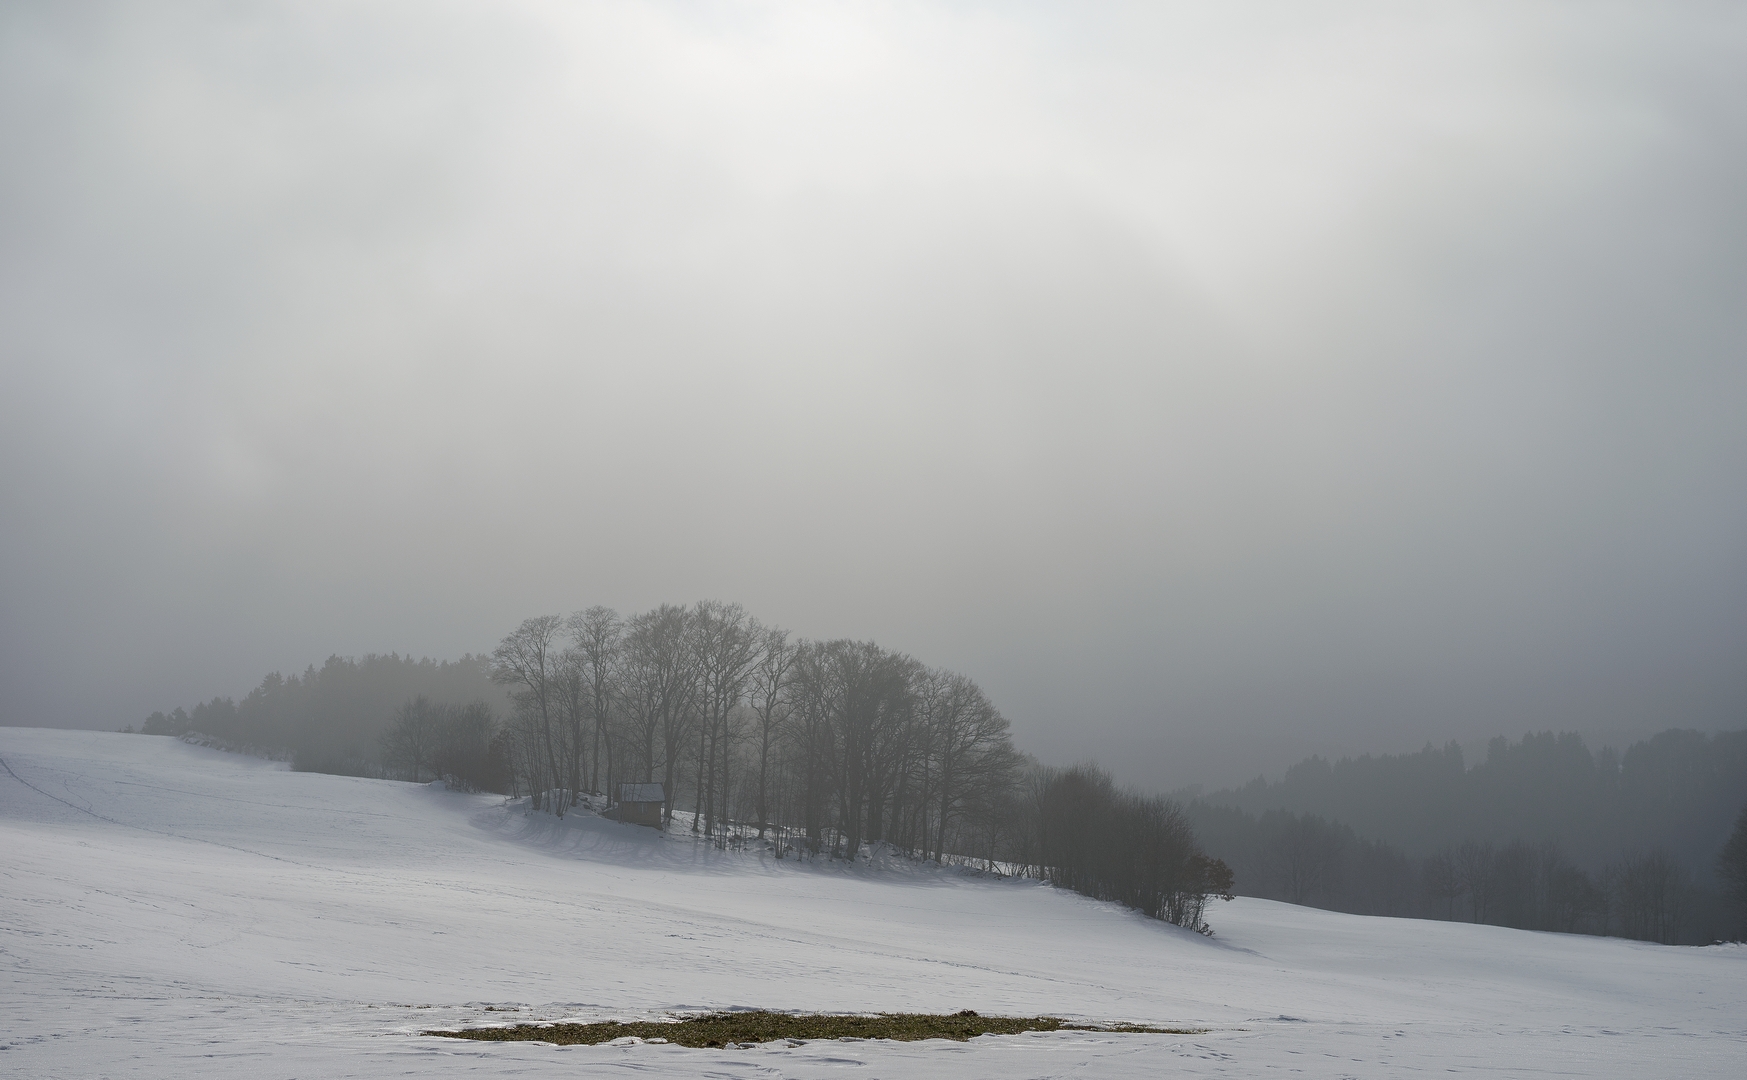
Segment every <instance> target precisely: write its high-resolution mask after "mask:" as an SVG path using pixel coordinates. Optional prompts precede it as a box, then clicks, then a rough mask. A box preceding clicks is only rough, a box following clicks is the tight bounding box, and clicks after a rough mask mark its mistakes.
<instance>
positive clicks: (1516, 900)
mask: <svg viewBox="0 0 1747 1080" xmlns="http://www.w3.org/2000/svg"><path fill="white" fill-rule="evenodd" d="M1744 747H1747V733H1728V734H1723V735H1716V736H1706V735H1703V734H1700V733H1697V732H1684V731H1670V732H1665V733H1663V734H1662V735H1658V736H1656V737H1655V738H1653V739H1650V740H1647V741H1645V742H1641V743H1638V744H1636V745H1634V746H1633V747H1631V748H1630V749H1628V750H1627V752H1626V753H1625V754H1624V755H1618V754H1615V753H1613V752H1612V751H1606V750H1604V751H1602V752H1601V753H1600V754H1593V755H1592V754H1591V753H1590V752H1589V751H1588V749H1587V748H1586V747H1585V746H1584V745H1583V741H1582V739H1580V738H1579V737H1577V736H1575V735H1559V736H1554V735H1529V736H1525V737H1524V738H1523V739H1522V740H1521V741H1520V742H1517V743H1511V742H1509V741H1508V740H1504V739H1496V740H1494V741H1493V742H1492V744H1491V746H1490V747H1489V750H1488V755H1487V760H1486V761H1485V762H1483V763H1481V764H1479V765H1476V766H1474V767H1473V768H1472V769H1469V768H1465V767H1464V766H1463V762H1462V753H1461V750H1460V749H1459V748H1458V747H1456V746H1454V745H1453V744H1452V745H1450V746H1447V747H1445V748H1444V749H1442V750H1436V749H1432V748H1427V749H1426V750H1425V751H1422V752H1421V753H1419V754H1409V755H1401V756H1386V757H1381V758H1371V757H1366V758H1358V759H1345V760H1342V761H1340V762H1337V763H1335V764H1334V765H1332V766H1331V765H1329V764H1328V763H1327V762H1326V761H1322V760H1320V759H1316V758H1312V759H1310V760H1309V761H1307V762H1304V763H1301V764H1300V765H1298V766H1295V767H1294V768H1293V769H1291V770H1289V771H1288V772H1287V774H1286V777H1285V779H1284V780H1282V781H1280V782H1278V783H1274V784H1269V783H1267V782H1265V781H1261V780H1258V781H1256V782H1254V783H1252V784H1250V785H1248V786H1246V787H1244V788H1241V789H1238V790H1236V791H1227V792H1220V793H1217V794H1215V795H1211V796H1205V797H1201V798H1198V799H1192V800H1190V801H1189V805H1188V808H1187V812H1188V814H1189V816H1190V819H1191V821H1192V823H1193V825H1194V827H1195V830H1196V833H1197V835H1198V836H1200V837H1201V839H1202V842H1203V843H1204V844H1205V845H1206V846H1207V849H1208V850H1209V851H1210V852H1212V853H1214V854H1216V855H1218V856H1219V857H1221V858H1222V859H1224V860H1226V861H1227V862H1228V863H1230V865H1231V866H1232V867H1233V869H1234V870H1235V871H1236V872H1237V875H1238V878H1239V880H1240V881H1241V882H1242V883H1243V891H1244V892H1245V894H1247V895H1254V896H1261V897H1266V898H1269V899H1278V900H1285V901H1288V902H1291V903H1297V904H1309V905H1312V906H1316V907H1324V908H1329V909H1332V910H1338V911H1349V912H1354V913H1357V914H1374V915H1396V916H1414V917H1420V918H1438V919H1463V920H1467V921H1472V922H1483V923H1492V924H1495V925H1501V926H1514V927H1519V928H1523V929H1534V930H1553V931H1561V932H1568V933H1592V934H1611V935H1617V936H1625V937H1633V938H1639V939H1642V940H1649V941H1662V942H1667V943H1674V942H1686V943H1702V942H1707V941H1711V940H1715V939H1718V938H1732V937H1737V936H1739V935H1740V934H1742V933H1743V932H1744V931H1747V926H1744V925H1743V920H1744V919H1747V907H1744V904H1747V901H1731V899H1730V895H1731V894H1730V892H1729V890H1728V889H1727V888H1726V885H1727V879H1726V876H1724V875H1723V872H1722V870H1721V866H1720V864H1719V861H1718V860H1719V852H1720V851H1721V850H1722V849H1723V847H1724V844H1725V841H1726V840H1727V839H1728V837H1729V835H1730V830H1731V827H1732V826H1734V827H1735V828H1737V829H1739V828H1740V826H1738V825H1736V824H1735V823H1736V822H1737V821H1738V820H1747V819H1743V818H1742V815H1743V813H1744V812H1743V810H1742V807H1743V806H1744V805H1747V756H1744V755H1743V749H1744ZM1342 814H1345V815H1349V816H1347V817H1342V816H1340V815H1342ZM1743 843H1747V841H1743Z"/></svg>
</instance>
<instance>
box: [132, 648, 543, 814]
mask: <svg viewBox="0 0 1747 1080" xmlns="http://www.w3.org/2000/svg"><path fill="white" fill-rule="evenodd" d="M421 697H422V698H423V699H425V706H424V707H425V708H430V707H438V708H447V707H453V708H457V709H459V708H464V707H467V706H477V707H478V708H479V709H482V710H484V713H483V714H480V713H478V712H476V713H475V714H474V719H473V721H472V722H473V723H474V724H475V725H476V726H478V727H481V728H483V729H490V728H492V726H493V724H492V723H488V722H487V719H488V718H489V717H491V716H495V715H501V714H502V712H504V711H505V710H506V708H507V706H508V698H507V696H506V695H505V694H504V693H503V691H502V689H501V688H500V687H498V686H497V685H495V684H494V683H493V682H492V678H491V666H490V662H489V661H488V660H487V659H486V658H485V657H479V656H471V655H469V656H463V657H462V658H461V659H459V660H447V661H442V662H438V661H435V660H414V659H413V658H411V657H409V656H408V657H403V656H400V655H398V654H392V653H391V654H389V655H387V656H381V655H375V654H372V655H369V656H365V657H364V658H363V659H361V660H353V659H347V658H344V657H339V656H330V657H328V659H327V662H326V663H324V664H322V666H321V667H320V668H316V667H315V666H314V665H311V666H310V667H309V668H308V669H306V670H305V671H304V673H303V674H302V675H301V676H299V675H296V674H293V675H290V676H285V675H281V674H280V673H278V672H273V673H272V674H269V675H268V676H267V677H266V678H264V679H262V680H261V684H260V685H259V686H257V687H256V688H255V689H253V690H251V691H249V693H248V694H247V695H246V696H245V697H244V698H243V699H242V700H241V701H235V700H233V699H231V698H228V697H215V698H213V699H211V700H210V701H206V702H202V703H200V704H198V705H196V706H194V708H193V709H191V710H188V709H182V708H177V709H174V710H172V711H171V712H169V713H167V714H166V713H163V712H155V713H153V714H152V715H151V716H149V717H147V718H146V720H145V722H144V723H143V724H142V725H141V728H140V730H141V731H143V732H144V733H145V734H148V735H183V734H186V733H188V732H199V733H201V734H203V735H207V736H211V737H213V738H216V739H220V740H223V741H224V742H226V743H229V744H231V745H233V746H236V747H238V748H247V749H254V750H258V751H261V752H263V753H268V754H272V755H275V756H280V757H284V758H286V759H288V760H290V761H291V762H292V765H293V767H294V768H297V769H301V770H304V771H307V772H325V773H338V774H341V775H346V776H395V777H398V776H400V775H402V773H403V772H407V773H408V778H410V771H409V770H410V764H402V762H403V761H404V760H405V753H406V750H405V748H404V747H403V746H398V745H397V748H395V749H393V750H389V749H386V748H385V746H384V742H383V739H384V737H385V736H386V735H387V734H388V733H389V730H390V728H391V727H397V726H398V725H399V724H400V723H401V722H402V719H403V718H402V710H403V709H404V708H405V707H406V706H407V705H408V704H409V703H411V702H413V701H415V700H416V699H418V698H421ZM490 737H491V736H490V735H487V736H486V738H487V741H488V742H489V739H490ZM446 745H447V749H446V751H445V753H447V754H448V755H449V757H448V758H447V759H445V760H448V761H450V762H451V763H453V762H454V760H455V754H456V753H458V752H459V751H457V750H456V748H455V747H456V744H455V743H454V742H453V741H451V742H450V743H448V744H446ZM484 752H485V753H487V754H489V753H490V750H489V747H487V749H486V750H485V751H484ZM419 764H420V766H421V767H424V768H430V767H432V763H431V761H428V760H425V759H423V758H422V757H421V758H420V759H419ZM467 771H468V772H469V774H470V775H472V774H478V775H479V776H480V777H489V776H490V775H491V774H492V769H491V767H489V766H486V765H480V764H476V765H469V766H467ZM499 771H501V768H500V769H499ZM478 783H480V784H483V785H484V786H486V787H490V786H493V785H494V783H497V781H488V780H485V779H481V780H479V781H478Z"/></svg>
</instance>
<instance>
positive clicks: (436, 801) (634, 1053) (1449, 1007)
mask: <svg viewBox="0 0 1747 1080" xmlns="http://www.w3.org/2000/svg"><path fill="white" fill-rule="evenodd" d="M0 759H3V760H4V762H5V766H6V768H5V769H3V770H0V1075H4V1076H18V1077H44V1078H47V1077H97V1076H136V1075H140V1076H162V1077H184V1076H226V1077H239V1076H240V1077H248V1078H250V1080H269V1078H277V1077H329V1076H367V1077H378V1076H402V1075H405V1076H449V1075H461V1074H466V1075H479V1076H532V1075H540V1076H546V1075H551V1076H565V1077H573V1076H595V1075H605V1074H612V1075H625V1074H626V1070H636V1071H639V1072H641V1073H642V1074H644V1075H652V1076H713V1077H739V1076H746V1077H753V1076H757V1077H769V1078H776V1077H825V1076H831V1077H854V1076H865V1077H878V1076H888V1077H894V1076H897V1077H901V1076H913V1077H951V1078H963V1077H1003V1078H1006V1077H1026V1076H1135V1077H1141V1076H1145V1077H1155V1076H1186V1077H1194V1076H1266V1075H1296V1076H1311V1077H1323V1076H1326V1077H1342V1076H1364V1077H1373V1076H1374V1077H1399V1076H1411V1075H1415V1074H1420V1073H1438V1074H1456V1075H1486V1076H1513V1077H1519V1076H1581V1077H1613V1076H1618V1077H1632V1078H1634V1080H1640V1078H1643V1077H1652V1076H1654V1077H1665V1076H1690V1077H1697V1076H1717V1077H1737V1076H1742V1075H1747V949H1742V948H1739V947H1734V946H1725V947H1712V948H1706V949H1690V948H1662V947H1658V946H1652V945H1640V944H1635V943H1629V942H1624V941H1616V940H1598V939H1594V938H1583V937H1566V936H1560V935H1551V934H1534V933H1526V932H1522V931H1516V930H1505V929H1500V928H1495V927H1477V926H1467V925H1451V924H1442V923H1427V922H1413V921H1408V920H1391V919H1375V918H1363V917H1358V916H1349V915H1337V914H1332V913H1328V912H1322V911H1313V910H1307V909H1302V908H1294V907H1290V906H1287V905H1284V904H1276V903H1269V902H1265V901H1258V900H1242V899H1240V900H1238V901H1236V902H1234V903H1231V904H1221V905H1218V906H1217V907H1216V908H1215V910H1214V911H1213V913H1212V916H1211V918H1212V921H1213V924H1214V927H1215V929H1216V930H1217V932H1218V933H1217V936H1216V937H1214V938H1213V939H1211V940H1209V939H1207V938H1203V937H1199V936H1197V935H1195V934H1191V933H1187V932H1184V931H1181V930H1177V929H1175V928H1173V927H1169V926H1165V925H1162V924H1159V923H1156V922H1150V921H1147V920H1145V919H1142V918H1139V917H1137V916H1134V915H1132V914H1130V913H1127V912H1124V911H1122V910H1120V909H1118V908H1115V907H1112V906H1110V905H1107V904H1099V903H1094V902H1091V901H1088V900H1085V899H1083V898H1080V897H1077V896H1074V895H1071V894H1067V893H1063V892H1058V891H1056V890H1053V889H1050V888H1048V887H1045V886H1040V885H1037V884H1035V883H1030V882H1016V881H1005V880H991V879H985V878H981V877H978V876H975V875H969V874H964V873H960V872H956V871H938V870H929V869H926V868H920V867H915V866H911V865H905V864H898V865H893V866H883V867H872V868H870V867H862V868H857V869H850V868H846V867H842V866H835V865H797V864H795V863H792V862H789V863H779V862H773V861H770V860H768V859H763V858H760V857H759V856H756V855H750V854H746V855H742V854H722V853H718V852H714V851H711V850H707V849H699V848H697V847H695V846H694V845H692V844H691V843H690V842H689V841H682V840H671V841H670V840H665V839H664V838H662V837H661V836H659V835H658V834H656V833H654V832H653V831H651V830H647V829H640V828H637V827H635V826H623V825H617V824H614V823H610V822H605V821H602V820H600V819H598V818H592V817H580V818H572V819H570V820H567V821H565V822H563V823H558V822H554V821H553V820H552V819H550V818H546V817H529V816H527V815H525V814H523V813H522V812H520V811H519V810H517V809H514V808H509V807H505V806H504V805H503V800H502V799H501V798H499V797H496V796H472V795H461V794H456V793H451V792H446V791H442V790H439V789H436V788H432V787H424V786H414V785H411V784H397V783H390V782H385V781H370V780H355V779H347V778H342V777H333V776H319V775H311V774H302V773H292V772H289V771H286V769H285V766H284V765H282V764H276V763H272V762H266V761H260V760H257V759H253V758H248V757H242V756H238V755H233V754H225V753H222V752H219V751H216V750H208V749H203V748H199V747H193V746H188V745H185V744H183V743H181V742H177V741H174V740H171V739H163V738H151V737H147V736H138V735H112V734H103V733H95V732H60V731H39V730H31V729H19V728H0ZM488 1005H489V1006H494V1007H496V1008H499V1009H503V1008H514V1009H517V1010H519V1011H516V1012H511V1013H507V1014H505V1013H501V1012H495V1011H493V1012H488V1011H486V1007H487V1006H488ZM742 1006H744V1007H759V1008H772V1009H797V1010H829V1011H899V1010H902V1011H928V1012H951V1011H956V1010H958V1009H965V1008H970V1009H976V1010H978V1011H980V1012H985V1013H1004V1014H1020V1015H1035V1014H1039V1013H1045V1014H1053V1015H1057V1016H1064V1017H1077V1018H1085V1019H1090V1020H1101V1021H1115V1020H1129V1021H1141V1022H1146V1023H1153V1024H1170V1025H1185V1026H1204V1027H1207V1028H1209V1029H1211V1030H1209V1031H1208V1032H1207V1033H1206V1034H1204V1035H1194V1036H1147V1035H1124V1036H1106V1035H1097V1034H1088V1033H1056V1034H1035V1035H1024V1036H1013V1037H1004V1038H1002V1037H984V1038H982V1039H977V1040H973V1041H972V1042H970V1043H950V1042H940V1041H936V1042H926V1043H907V1044H906V1043H885V1042H830V1043H808V1044H804V1045H802V1046H798V1047H791V1046H788V1045H771V1046H765V1047H759V1048H756V1049H745V1050H687V1049H683V1048H679V1047H674V1046H664V1045H656V1044H642V1045H630V1046H600V1047H569V1048H557V1047H551V1046H544V1045H539V1044H528V1043H523V1044H502V1045H499V1044H480V1043H465V1042H456V1041H453V1040H443V1039H435V1038H427V1037H424V1036H421V1035H419V1034H418V1032H419V1031H421V1030H424V1029H427V1028H431V1027H443V1026H453V1025H460V1024H477V1023H492V1022H501V1021H506V1020H525V1019H559V1018H586V1019H599V1018H608V1017H619V1018H630V1017H643V1016H649V1015H658V1014H660V1013H662V1012H664V1011H666V1010H693V1009H718V1008H733V1007H742Z"/></svg>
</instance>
